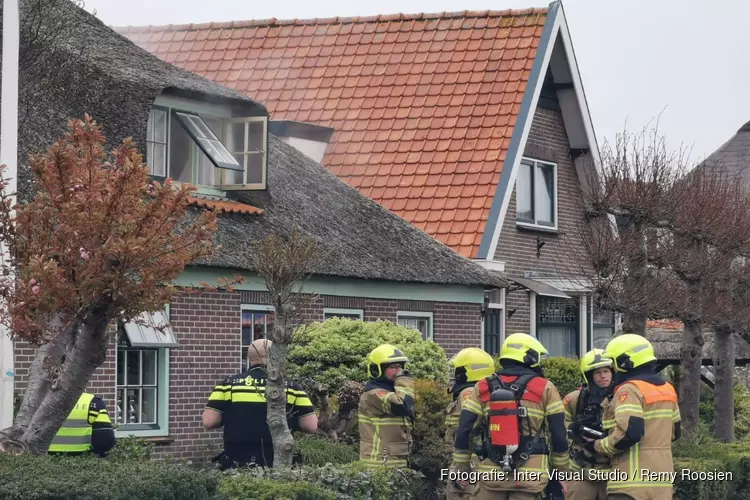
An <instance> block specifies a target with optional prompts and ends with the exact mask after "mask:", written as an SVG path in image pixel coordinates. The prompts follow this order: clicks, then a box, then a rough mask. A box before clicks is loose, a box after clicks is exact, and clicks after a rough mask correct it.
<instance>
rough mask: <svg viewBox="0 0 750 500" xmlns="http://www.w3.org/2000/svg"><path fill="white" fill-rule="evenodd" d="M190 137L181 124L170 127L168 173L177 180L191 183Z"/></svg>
mask: <svg viewBox="0 0 750 500" xmlns="http://www.w3.org/2000/svg"><path fill="white" fill-rule="evenodd" d="M192 145H193V141H192V139H190V136H189V135H188V134H187V132H185V129H184V128H182V127H181V126H175V127H172V128H171V132H170V144H169V155H170V156H169V175H170V176H171V177H172V179H174V180H176V181H179V182H188V183H192V182H193V179H192V173H193V172H192V162H191V159H190V149H191V147H192Z"/></svg>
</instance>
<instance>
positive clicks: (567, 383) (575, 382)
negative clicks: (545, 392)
mask: <svg viewBox="0 0 750 500" xmlns="http://www.w3.org/2000/svg"><path fill="white" fill-rule="evenodd" d="M494 359H495V369H497V370H499V369H500V368H501V365H500V355H499V354H497V355H495V356H494ZM542 370H544V376H545V378H547V379H548V380H550V381H551V382H552V383H553V384H555V387H557V391H558V392H559V393H560V396H561V397H565V395H566V394H569V393H571V392H573V391H575V390H576V389H578V387H580V386H581V382H582V376H581V371H580V370H581V360H580V359H578V358H565V357H562V356H555V357H551V358H547V359H545V360H544V361H542Z"/></svg>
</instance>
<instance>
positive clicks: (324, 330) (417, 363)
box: [288, 318, 448, 394]
mask: <svg viewBox="0 0 750 500" xmlns="http://www.w3.org/2000/svg"><path fill="white" fill-rule="evenodd" d="M295 335H296V336H295V342H294V344H292V345H291V346H290V347H289V357H288V360H289V365H288V374H289V376H290V377H291V378H294V379H296V380H299V381H300V382H304V381H306V380H311V381H314V382H317V383H318V384H321V385H322V386H324V387H325V388H326V389H327V390H328V393H329V394H335V393H336V390H337V388H338V387H339V386H340V385H341V384H342V383H343V382H344V381H346V380H353V381H357V382H367V380H368V379H369V376H368V374H367V359H366V358H367V355H368V354H369V352H370V351H372V350H373V349H375V348H376V347H377V346H379V345H381V344H384V343H389V344H393V345H394V346H396V347H398V348H400V349H402V350H403V351H404V354H406V356H407V357H408V358H409V364H408V365H407V369H408V370H409V371H410V372H411V374H412V375H413V376H414V377H415V378H426V379H430V380H436V381H439V382H442V383H445V384H447V382H448V359H447V357H446V355H445V351H444V350H443V348H442V347H440V346H439V345H438V344H436V343H435V342H433V341H431V340H423V339H422V334H421V333H419V332H418V331H416V330H412V329H410V328H406V327H404V326H401V325H396V324H394V323H391V322H390V321H385V320H379V321H375V322H365V321H361V320H352V319H348V318H331V319H328V320H326V321H324V322H317V323H312V324H309V325H305V326H303V327H300V329H299V330H297V332H296V334H295Z"/></svg>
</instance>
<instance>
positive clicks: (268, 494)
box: [219, 475, 336, 500]
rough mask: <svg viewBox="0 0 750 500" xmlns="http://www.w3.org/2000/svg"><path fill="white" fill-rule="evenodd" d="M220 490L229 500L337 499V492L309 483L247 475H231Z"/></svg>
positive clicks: (222, 483)
mask: <svg viewBox="0 0 750 500" xmlns="http://www.w3.org/2000/svg"><path fill="white" fill-rule="evenodd" d="M229 477H231V479H228V480H224V481H222V482H221V485H220V486H219V491H220V492H221V493H222V494H224V495H226V496H227V498H228V499H229V500H251V499H253V500H256V499H257V500H336V494H335V493H334V492H333V491H331V490H328V489H326V488H323V487H320V486H316V485H313V484H308V483H300V482H294V483H292V482H280V481H272V480H270V479H262V478H256V477H251V476H247V475H235V476H229Z"/></svg>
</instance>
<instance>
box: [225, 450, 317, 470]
mask: <svg viewBox="0 0 750 500" xmlns="http://www.w3.org/2000/svg"><path fill="white" fill-rule="evenodd" d="M215 461H217V462H219V467H220V468H221V470H226V469H234V468H238V467H240V468H242V467H273V445H260V444H254V445H248V446H246V447H245V446H242V447H233V448H230V450H229V451H224V452H222V453H221V454H220V455H219V456H218V457H216V459H215ZM292 463H293V464H301V463H302V455H300V454H299V453H295V454H294V459H293V460H292Z"/></svg>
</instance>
